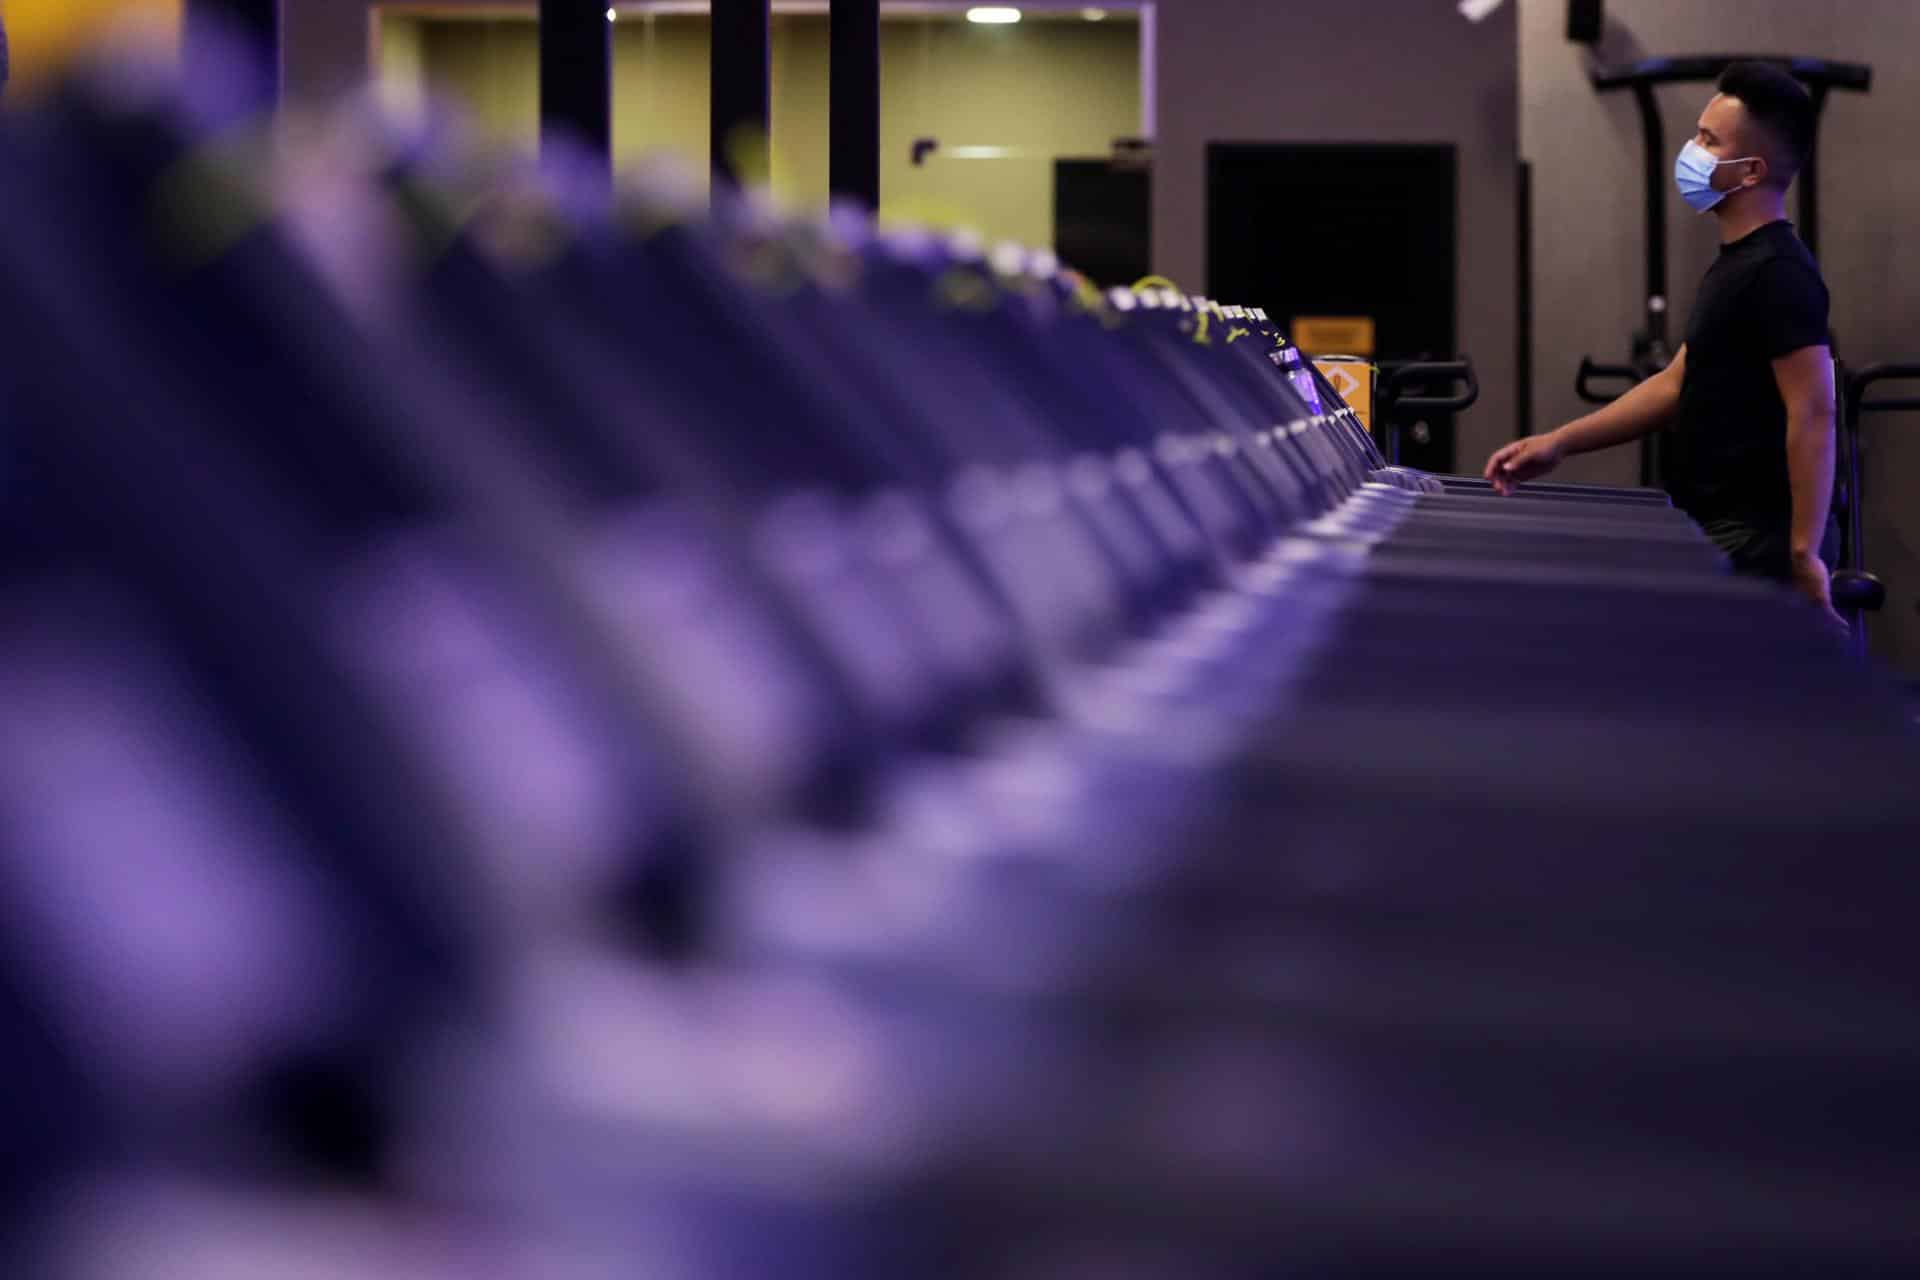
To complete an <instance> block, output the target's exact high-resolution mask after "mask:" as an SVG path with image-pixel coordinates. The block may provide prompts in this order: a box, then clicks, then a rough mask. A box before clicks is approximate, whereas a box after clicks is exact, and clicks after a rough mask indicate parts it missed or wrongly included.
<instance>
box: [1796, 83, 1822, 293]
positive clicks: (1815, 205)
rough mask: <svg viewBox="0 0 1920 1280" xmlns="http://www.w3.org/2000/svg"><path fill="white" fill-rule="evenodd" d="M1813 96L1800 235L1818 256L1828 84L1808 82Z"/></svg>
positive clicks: (1802, 177)
mask: <svg viewBox="0 0 1920 1280" xmlns="http://www.w3.org/2000/svg"><path fill="white" fill-rule="evenodd" d="M1807 92H1808V93H1809V94H1810V95H1811V96H1812V98H1813V145H1812V146H1810V147H1808V148H1807V162H1806V164H1805V165H1803V166H1802V167H1801V169H1800V238H1801V239H1802V240H1803V241H1805V242H1806V245H1807V249H1808V251H1809V252H1811V253H1812V254H1813V256H1814V257H1816V258H1818V257H1819V256H1820V117H1821V114H1822V113H1823V112H1825V110H1826V107H1827V86H1825V85H1823V84H1815V85H1809V86H1808V87H1807Z"/></svg>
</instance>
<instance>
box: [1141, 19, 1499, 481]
mask: <svg viewBox="0 0 1920 1280" xmlns="http://www.w3.org/2000/svg"><path fill="white" fill-rule="evenodd" d="M1517 40H1518V35H1517V27H1516V22H1515V13H1514V7H1513V6H1512V5H1511V4H1509V5H1504V6H1502V7H1501V9H1500V10H1499V11H1498V12H1497V13H1496V14H1494V15H1493V16H1492V17H1491V18H1489V19H1487V20H1486V21H1484V22H1481V23H1478V24H1475V23H1469V22H1467V21H1466V20H1465V19H1464V18H1462V17H1461V16H1460V15H1459V14H1458V13H1457V12H1456V11H1455V9H1454V6H1453V5H1452V4H1451V3H1448V2H1447V0H1350V2H1349V3H1347V4H1341V5H1332V4H1309V3H1298V2H1288V3H1281V2H1280V0H1162V3H1161V5H1160V18H1159V59H1158V71H1159V135H1158V140H1157V147H1156V153H1155V162H1154V163H1155V172H1154V206H1153V215H1154V260H1155V265H1156V267H1157V268H1158V269H1159V270H1160V271H1162V272H1163V273H1164V274H1166V275H1169V276H1171V277H1173V278H1174V279H1175V280H1177V281H1180V282H1181V283H1183V284H1185V283H1186V282H1188V281H1194V282H1197V283H1194V284H1192V285H1189V286H1188V287H1190V288H1200V287H1202V284H1203V283H1204V281H1205V278H1206V246H1205V240H1206V219H1207V209H1206V149H1207V144H1208V143H1210V142H1443V143H1444V142H1450V143H1454V144H1455V145H1457V146H1458V147H1459V149H1460V176H1459V191H1460V208H1459V213H1458V224H1459V228H1460V250H1459V263H1458V269H1459V281H1460V285H1459V311H1458V318H1457V326H1456V331H1457V333H1458V334H1459V342H1460V347H1461V349H1462V350H1463V351H1466V352H1468V353H1469V354H1471V355H1472V356H1473V359H1474V363H1475V366H1476V367H1477V368H1478V370H1479V372H1480V382H1481V398H1480V403H1479V406H1478V407H1477V408H1475V409H1474V410H1473V411H1472V412H1470V413H1467V414H1465V415H1464V416H1463V417H1462V418H1461V419H1460V420H1459V424H1458V427H1457V432H1458V436H1457V440H1458V443H1457V449H1458V456H1459V461H1460V464H1461V465H1462V466H1467V465H1469V464H1471V463H1473V462H1475V461H1476V460H1479V459H1484V458H1485V456H1486V455H1487V453H1488V452H1490V451H1491V450H1492V449H1493V448H1495V447H1496V446H1497V445H1498V444H1500V443H1503V442H1504V441H1506V440H1508V439H1511V438H1512V432H1513V423H1514V416H1515V410H1514V405H1515V399H1514V395H1515V391H1514V386H1515V369H1514V365H1515V360H1514V350H1515V328H1514V325H1515V318H1516V309H1515V306H1514V296H1515V274H1516V269H1515V251H1514V236H1515V228H1516V202H1517V195H1516V191H1517V177H1516V173H1515V165H1516V157H1517V153H1518V145H1519V144H1518V130H1519V102H1518V47H1517ZM1409 287H1410V288H1418V287H1419V282H1417V281H1411V282H1409Z"/></svg>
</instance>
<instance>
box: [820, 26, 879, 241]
mask: <svg viewBox="0 0 1920 1280" xmlns="http://www.w3.org/2000/svg"><path fill="white" fill-rule="evenodd" d="M829 25H830V26H831V29H832V36H831V44H832V57H833V66H832V72H831V77H832V81H831V85H830V97H829V101H828V121H829V122H828V142H827V185H828V186H829V187H830V188H831V189H832V192H833V194H834V196H835V197H838V198H843V199H847V200H858V201H859V202H860V203H861V204H863V205H865V206H866V207H867V208H868V209H878V208H879V207H880V0H833V4H832V10H831V17H830V18H829Z"/></svg>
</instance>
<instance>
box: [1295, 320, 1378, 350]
mask: <svg viewBox="0 0 1920 1280" xmlns="http://www.w3.org/2000/svg"><path fill="white" fill-rule="evenodd" d="M1293 345H1294V346H1296V347H1298V348H1300V349H1301V350H1302V351H1304V352H1306V353H1307V354H1308V355H1310V356H1370V355H1372V354H1373V317H1372V316H1295V317H1294V318H1293Z"/></svg>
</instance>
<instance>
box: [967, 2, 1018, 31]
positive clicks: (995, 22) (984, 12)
mask: <svg viewBox="0 0 1920 1280" xmlns="http://www.w3.org/2000/svg"><path fill="white" fill-rule="evenodd" d="M967 21H968V22H977V23H979V24H980V25H981V26H983V27H1009V26H1012V25H1013V24H1014V23H1016V22H1018V21H1020V11H1019V10H1018V9H1015V8H1012V7H1011V6H1007V5H998V4H988V5H980V6H978V7H976V8H972V9H969V10H967Z"/></svg>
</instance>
